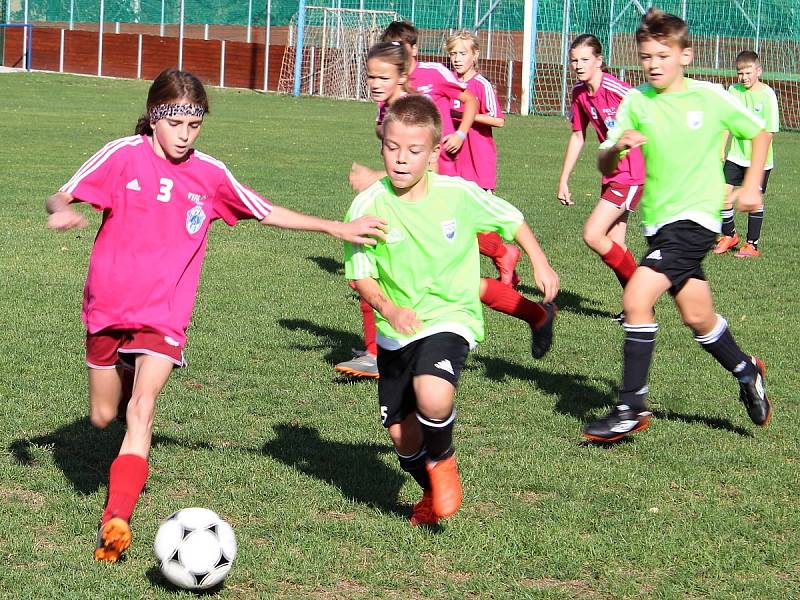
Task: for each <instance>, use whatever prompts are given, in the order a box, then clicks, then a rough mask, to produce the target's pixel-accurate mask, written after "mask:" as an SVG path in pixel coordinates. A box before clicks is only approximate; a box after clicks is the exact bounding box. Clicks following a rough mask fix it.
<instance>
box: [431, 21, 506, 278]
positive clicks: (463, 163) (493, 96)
mask: <svg viewBox="0 0 800 600" xmlns="http://www.w3.org/2000/svg"><path fill="white" fill-rule="evenodd" d="M444 49H445V52H447V54H448V55H449V56H450V62H451V64H452V65H453V70H454V71H455V74H456V75H457V76H458V78H459V80H460V81H462V82H463V83H464V84H466V86H467V91H469V92H471V93H472V95H473V96H475V98H477V100H478V112H477V114H476V115H475V120H474V122H473V123H472V127H470V128H469V131H468V132H467V139H466V140H464V145H463V146H462V147H461V151H460V152H459V153H458V154H457V155H456V173H457V174H458V176H459V177H463V178H464V179H467V180H469V181H474V182H475V183H477V184H478V185H479V186H481V187H482V188H483V189H485V190H488V191H490V192H492V191H494V189H495V187H497V146H496V145H495V143H494V137H493V136H492V128H493V127H502V126H503V125H505V122H506V121H505V118H504V116H503V111H502V109H501V108H500V101H499V100H498V98H497V92H496V91H495V89H494V87H493V86H492V84H491V83H490V82H489V80H488V79H486V78H485V77H484V76H483V75H481V74H480V73H478V70H477V64H476V63H477V61H478V56H479V55H480V48H479V46H478V40H477V38H476V37H475V36H474V35H473V34H472V33H470V32H469V31H466V30H464V31H459V32H458V33H456V34H453V35H451V36H450V37H449V38H448V39H447V41H446V42H445V45H444ZM451 113H452V116H453V122H454V123H456V124H460V123H461V115H462V110H461V102H460V101H458V100H456V101H455V102H453V108H452V111H451ZM478 244H479V245H480V250H481V254H485V255H486V256H490V257H491V258H492V260H493V261H494V264H495V266H496V267H497V271H498V272H499V274H500V277H499V279H500V281H501V282H502V283H504V284H506V285H511V286H516V285H517V283H518V282H519V278H518V277H517V275H516V273H515V272H514V268H515V267H516V265H517V261H518V260H519V248H517V247H516V246H514V245H513V244H505V243H503V240H502V239H501V238H500V236H499V235H497V234H496V233H481V234H479V235H478Z"/></svg>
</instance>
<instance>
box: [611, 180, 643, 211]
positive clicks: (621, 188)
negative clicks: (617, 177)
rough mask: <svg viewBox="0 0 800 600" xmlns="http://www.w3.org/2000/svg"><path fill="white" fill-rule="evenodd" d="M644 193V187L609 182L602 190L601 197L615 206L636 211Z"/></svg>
mask: <svg viewBox="0 0 800 600" xmlns="http://www.w3.org/2000/svg"><path fill="white" fill-rule="evenodd" d="M643 191H644V186H643V185H625V184H623V183H617V182H616V181H609V182H608V183H606V184H604V185H603V187H602V188H601V190H600V197H601V198H602V199H603V200H606V201H608V202H611V204H613V205H614V206H619V207H620V208H621V207H625V209H626V210H636V205H637V204H639V199H640V198H641V197H642V192H643Z"/></svg>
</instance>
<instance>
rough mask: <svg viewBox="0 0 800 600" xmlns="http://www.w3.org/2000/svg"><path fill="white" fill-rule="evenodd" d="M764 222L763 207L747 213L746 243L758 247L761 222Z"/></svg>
mask: <svg viewBox="0 0 800 600" xmlns="http://www.w3.org/2000/svg"><path fill="white" fill-rule="evenodd" d="M763 222H764V209H763V208H762V209H761V210H758V211H756V212H751V213H748V215H747V243H748V244H753V246H756V247H758V240H759V238H760V237H761V224H762V223H763Z"/></svg>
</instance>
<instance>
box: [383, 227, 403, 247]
mask: <svg viewBox="0 0 800 600" xmlns="http://www.w3.org/2000/svg"><path fill="white" fill-rule="evenodd" d="M402 240H403V232H402V231H401V230H400V229H398V228H397V227H393V228H392V229H391V230H390V231H389V233H387V234H386V243H387V244H396V243H397V242H400V241H402Z"/></svg>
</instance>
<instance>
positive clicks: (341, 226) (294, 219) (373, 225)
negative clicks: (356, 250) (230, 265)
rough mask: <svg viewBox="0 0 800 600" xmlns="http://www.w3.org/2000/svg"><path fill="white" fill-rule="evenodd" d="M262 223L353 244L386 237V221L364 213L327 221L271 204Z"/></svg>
mask: <svg viewBox="0 0 800 600" xmlns="http://www.w3.org/2000/svg"><path fill="white" fill-rule="evenodd" d="M261 224H262V225H269V226H271V227H281V228H283V229H301V230H303V231H317V232H321V233H327V234H328V235H331V236H333V237H335V238H338V239H340V240H344V241H345V242H350V243H353V244H367V245H369V246H374V245H375V244H376V243H377V240H379V239H380V240H383V239H386V233H385V228H386V221H384V220H383V219H379V218H378V217H373V216H370V215H365V216H363V217H359V218H358V219H354V220H352V221H350V222H348V223H342V222H341V221H329V220H327V219H321V218H319V217H314V216H312V215H305V214H303V213H298V212H295V211H293V210H289V209H288V208H283V207H282V206H273V207H272V212H270V213H269V215H267V216H266V217H265V218H264V219H262V220H261Z"/></svg>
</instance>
